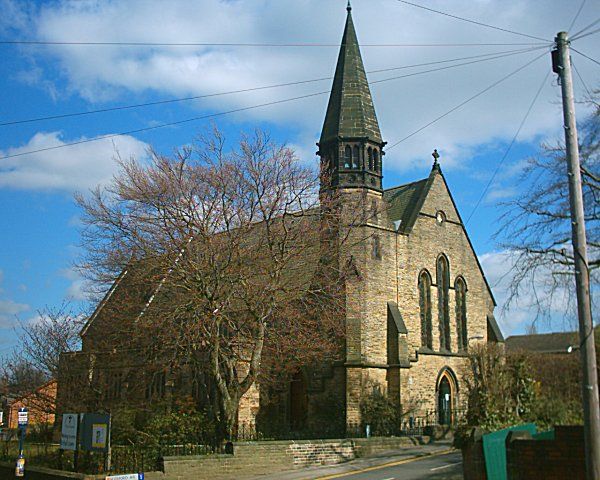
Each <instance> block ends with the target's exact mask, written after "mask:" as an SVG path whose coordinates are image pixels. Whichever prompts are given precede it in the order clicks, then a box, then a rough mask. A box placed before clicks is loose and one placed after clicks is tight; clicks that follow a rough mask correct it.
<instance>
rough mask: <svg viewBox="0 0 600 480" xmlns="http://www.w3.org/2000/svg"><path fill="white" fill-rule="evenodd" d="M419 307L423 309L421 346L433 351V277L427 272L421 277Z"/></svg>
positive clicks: (422, 273) (423, 272)
mask: <svg viewBox="0 0 600 480" xmlns="http://www.w3.org/2000/svg"><path fill="white" fill-rule="evenodd" d="M419 306H420V308H421V345H422V346H423V347H427V348H430V349H433V333H432V328H431V277H430V276H429V273H428V272H427V271H426V270H423V271H422V272H421V274H420V275H419Z"/></svg>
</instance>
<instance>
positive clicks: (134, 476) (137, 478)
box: [106, 473, 144, 480]
mask: <svg viewBox="0 0 600 480" xmlns="http://www.w3.org/2000/svg"><path fill="white" fill-rule="evenodd" d="M106 480H144V474H143V473H126V474H125V475H111V476H108V477H106Z"/></svg>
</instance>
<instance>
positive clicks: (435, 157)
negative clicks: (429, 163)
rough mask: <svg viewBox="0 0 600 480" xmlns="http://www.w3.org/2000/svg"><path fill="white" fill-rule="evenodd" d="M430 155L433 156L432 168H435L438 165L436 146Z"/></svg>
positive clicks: (438, 155) (438, 156)
mask: <svg viewBox="0 0 600 480" xmlns="http://www.w3.org/2000/svg"><path fill="white" fill-rule="evenodd" d="M431 156H432V157H433V168H435V167H437V166H438V165H439V163H438V158H440V154H439V153H438V151H437V148H435V149H434V150H433V153H432V154H431Z"/></svg>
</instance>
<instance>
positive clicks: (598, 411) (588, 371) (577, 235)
mask: <svg viewBox="0 0 600 480" xmlns="http://www.w3.org/2000/svg"><path fill="white" fill-rule="evenodd" d="M555 41H556V49H555V50H553V51H552V69H553V71H554V72H555V73H557V74H558V75H559V78H560V85H561V89H562V104H563V116H564V122H565V123H564V129H565V142H566V146H567V173H568V177H569V203H570V205H571V234H572V237H573V256H574V258H575V285H576V288H577V313H578V317H579V339H580V346H581V348H580V351H581V364H582V368H583V382H582V394H583V422H584V425H583V429H584V435H585V462H586V474H587V475H586V477H587V479H588V480H597V479H600V402H599V400H598V373H597V371H596V347H595V345H594V326H593V324H592V307H591V303H590V273H589V269H588V260H587V241H586V234H585V218H584V214H583V194H582V189H581V168H580V165H579V143H578V140H577V125H576V123H575V101H574V98H573V78H572V76H571V57H570V54H569V38H568V35H567V32H560V33H559V34H558V35H557V36H556V39H555Z"/></svg>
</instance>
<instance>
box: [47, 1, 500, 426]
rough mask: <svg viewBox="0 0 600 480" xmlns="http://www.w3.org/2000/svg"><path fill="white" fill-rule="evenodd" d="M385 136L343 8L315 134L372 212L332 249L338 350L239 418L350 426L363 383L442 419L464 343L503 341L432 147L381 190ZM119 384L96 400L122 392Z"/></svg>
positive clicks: (244, 406)
mask: <svg viewBox="0 0 600 480" xmlns="http://www.w3.org/2000/svg"><path fill="white" fill-rule="evenodd" d="M385 145H386V142H385V141H384V140H383V138H382V135H381V131H380V128H379V123H378V121H377V116H376V113H375V107H374V105H373V101H372V98H371V93H370V89H369V84H368V81H367V76H366V73H365V69H364V66H363V62H362V58H361V53H360V49H359V44H358V40H357V36H356V32H355V29H354V25H353V20H352V13H351V8H350V7H348V14H347V19H346V25H345V30H344V34H343V38H342V42H341V48H340V52H339V58H338V61H337V66H336V71H335V76H334V81H333V86H332V90H331V94H330V98H329V103H328V106H327V112H326V115H325V121H324V125H323V129H322V133H321V137H320V140H319V143H318V148H319V151H318V155H319V157H320V159H321V167H322V170H325V171H327V172H329V176H328V178H329V179H330V180H329V184H328V185H327V188H334V189H337V192H341V193H342V194H343V198H344V201H345V202H347V208H352V209H355V208H359V209H363V210H366V211H370V212H372V215H369V216H368V220H367V221H366V222H364V223H362V224H361V225H360V226H357V227H353V228H356V229H357V232H356V235H357V237H359V236H360V237H361V238H364V240H362V241H360V242H357V243H354V244H352V246H348V247H347V248H346V250H345V251H343V252H341V255H342V256H343V257H346V259H351V261H352V263H353V264H354V266H355V268H356V270H357V271H359V272H360V275H356V276H352V277H350V278H348V279H347V281H346V285H345V296H346V298H345V305H346V308H345V312H344V317H345V318H344V321H345V332H346V334H345V345H344V348H345V359H344V361H343V362H338V363H335V364H333V365H331V366H329V367H327V368H323V369H321V371H319V372H315V371H311V370H309V369H307V370H306V371H301V372H298V373H297V374H296V375H295V376H293V378H291V380H290V381H289V382H288V383H286V384H285V385H281V386H280V387H279V388H278V389H277V388H276V389H273V388H269V390H270V391H269V392H266V391H261V388H260V387H259V386H256V385H255V386H254V387H252V388H251V390H250V391H249V392H248V393H247V394H246V395H245V396H244V398H243V399H242V402H241V405H240V410H239V414H238V415H239V423H240V424H247V425H251V426H252V427H253V426H254V425H257V426H260V424H261V423H262V424H263V425H269V424H281V425H284V426H285V425H287V427H289V428H292V429H294V428H298V429H301V428H303V427H304V426H306V424H310V423H311V421H313V420H314V419H315V418H317V417H318V416H319V415H321V416H325V417H327V416H329V415H330V412H331V411H332V409H333V410H336V412H335V415H337V416H339V417H340V418H341V422H342V423H343V424H345V425H354V424H360V422H361V402H363V400H364V399H365V398H366V396H369V395H372V394H373V392H378V393H380V394H383V395H386V397H387V398H388V399H390V400H391V401H392V402H394V403H395V404H396V405H398V408H403V409H404V410H407V409H412V411H413V413H414V414H415V415H424V414H425V413H427V412H433V415H434V416H435V418H436V419H437V421H439V422H441V423H447V422H449V421H452V416H453V415H454V413H453V412H455V411H456V409H458V408H460V407H461V406H463V405H464V401H465V398H464V395H463V392H462V385H461V380H460V378H461V369H462V368H463V366H464V365H465V362H466V355H467V352H468V350H469V347H470V346H472V345H473V344H474V343H478V342H503V341H504V339H503V337H502V334H501V332H500V330H499V328H498V325H497V323H496V320H495V319H494V307H495V301H494V298H493V295H492V292H491V289H490V286H489V284H488V282H487V280H486V278H485V275H484V272H483V270H482V268H481V265H480V263H479V261H478V259H477V255H476V253H475V251H474V249H473V245H472V244H471V241H470V240H469V237H468V235H467V232H466V229H465V226H464V224H463V222H462V219H461V216H460V214H459V212H458V210H457V208H456V204H455V202H454V200H453V198H452V195H451V193H450V190H449V187H448V184H447V183H446V180H445V178H444V175H443V173H442V169H441V167H440V165H439V164H438V162H437V152H434V163H433V167H432V169H431V173H430V174H429V176H428V177H427V178H423V179H419V180H416V181H414V182H411V183H408V184H404V185H398V186H395V187H388V188H384V186H383V185H384V183H383V175H382V172H383V164H384V162H385V157H384V148H385ZM118 281H119V280H118ZM118 281H117V284H118ZM113 290H114V287H113V289H111V291H110V292H109V294H108V295H107V298H106V299H105V300H104V301H103V302H102V303H101V304H100V305H99V306H98V308H97V311H96V313H95V314H94V316H92V318H91V319H90V321H89V322H88V325H87V326H86V328H85V329H84V331H83V333H82V338H83V351H82V352H75V353H74V354H69V355H67V356H65V358H64V361H65V362H67V363H69V362H75V361H76V360H77V359H78V358H79V359H80V358H81V357H82V356H83V355H85V350H86V348H87V347H86V345H87V343H86V335H88V331H89V326H90V323H91V322H93V321H94V317H95V316H97V312H98V311H100V310H102V308H106V307H105V306H106V304H107V302H110V295H112V294H113ZM118 375H120V374H115V376H114V377H113V379H114V378H116V379H117V380H118V379H119V378H121V377H118ZM119 382H121V380H119ZM119 382H117V383H118V385H112V387H111V390H110V391H109V392H108V393H107V394H106V395H105V396H104V397H103V398H106V399H107V401H109V400H110V399H111V398H113V399H114V398H116V397H117V396H118V395H121V389H122V388H123V385H122V384H121V383H119ZM153 382H154V383H153V384H152V385H151V386H150V387H149V388H150V389H151V391H152V392H154V393H157V394H161V393H162V392H164V391H165V386H166V385H167V383H168V381H167V379H166V378H165V377H164V376H163V377H160V378H158V383H157V380H156V379H154V380H153ZM63 383H64V382H63ZM113 383H114V382H113ZM124 383H125V381H124V380H123V384H124ZM63 390H64V389H63ZM60 395H61V393H60V387H59V397H60ZM401 406H402V407H401ZM311 419H313V420H311ZM322 420H323V419H321V420H320V421H322ZM324 420H325V421H326V420H327V418H325V419H324ZM315 422H316V421H315ZM316 423H318V422H316Z"/></svg>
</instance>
